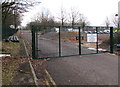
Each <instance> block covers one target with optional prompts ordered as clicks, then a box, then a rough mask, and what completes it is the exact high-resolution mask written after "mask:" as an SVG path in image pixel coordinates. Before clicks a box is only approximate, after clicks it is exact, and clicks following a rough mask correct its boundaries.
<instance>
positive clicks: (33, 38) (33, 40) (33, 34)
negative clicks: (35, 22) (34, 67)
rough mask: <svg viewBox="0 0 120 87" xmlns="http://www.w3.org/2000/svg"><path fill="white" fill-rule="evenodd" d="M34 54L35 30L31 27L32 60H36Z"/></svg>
mask: <svg viewBox="0 0 120 87" xmlns="http://www.w3.org/2000/svg"><path fill="white" fill-rule="evenodd" d="M35 52H36V50H35V28H34V26H32V59H36V55H35Z"/></svg>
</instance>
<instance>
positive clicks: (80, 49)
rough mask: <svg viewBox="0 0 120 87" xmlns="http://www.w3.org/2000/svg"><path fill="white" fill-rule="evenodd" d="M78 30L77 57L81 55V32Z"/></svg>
mask: <svg viewBox="0 0 120 87" xmlns="http://www.w3.org/2000/svg"><path fill="white" fill-rule="evenodd" d="M78 28H79V55H81V31H80V27H78Z"/></svg>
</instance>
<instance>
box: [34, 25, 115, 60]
mask: <svg viewBox="0 0 120 87" xmlns="http://www.w3.org/2000/svg"><path fill="white" fill-rule="evenodd" d="M105 30H106V32H105ZM113 47H114V42H113V27H110V28H107V27H100V26H97V27H92V26H86V27H81V26H75V27H74V28H73V27H72V26H38V25H33V26H32V58H33V59H43V58H57V57H68V56H79V55H89V54H98V53H105V52H110V53H113Z"/></svg>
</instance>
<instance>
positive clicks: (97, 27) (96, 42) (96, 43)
mask: <svg viewBox="0 0 120 87" xmlns="http://www.w3.org/2000/svg"><path fill="white" fill-rule="evenodd" d="M96 34H97V42H96V52H97V53H98V27H96Z"/></svg>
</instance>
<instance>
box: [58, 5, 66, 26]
mask: <svg viewBox="0 0 120 87" xmlns="http://www.w3.org/2000/svg"><path fill="white" fill-rule="evenodd" d="M58 19H59V20H60V21H61V24H62V26H64V25H65V22H66V21H67V12H66V10H65V8H63V7H61V10H60V16H59V17H58Z"/></svg>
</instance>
